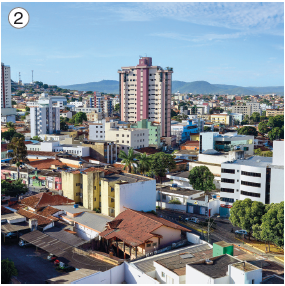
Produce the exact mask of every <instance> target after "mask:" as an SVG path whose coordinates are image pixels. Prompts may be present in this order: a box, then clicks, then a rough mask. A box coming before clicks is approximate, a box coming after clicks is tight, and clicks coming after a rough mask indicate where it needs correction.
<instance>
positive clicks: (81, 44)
mask: <svg viewBox="0 0 285 286" xmlns="http://www.w3.org/2000/svg"><path fill="white" fill-rule="evenodd" d="M1 7H2V10H1V25H2V31H1V32H2V46H1V61H2V62H4V64H6V65H10V66H11V76H12V79H13V80H18V73H19V72H21V75H22V80H23V81H24V82H30V81H31V70H34V80H40V81H43V82H44V83H48V84H56V85H69V84H77V83H86V82H93V81H100V80H103V79H112V80H118V74H117V70H118V69H119V68H121V67H122V66H129V65H136V64H137V63H138V60H139V55H142V56H145V55H146V54H147V56H151V57H152V58H153V64H154V65H160V66H162V67H167V66H170V67H173V68H174V74H173V79H174V80H181V81H187V82H191V81H196V80H205V81H208V82H210V83H213V84H215V83H216V84H217V83H218V84H232V85H240V86H273V85H283V84H284V4H283V3H281V2H279V3H242V2H241V3H206V2H200V3H194V2H193V3H52V2H50V3H25V2H22V3H16V2H15V3H2V4H1ZM15 7H23V8H25V9H26V10H27V11H28V12H29V14H30V22H29V24H28V25H27V26H26V27H25V28H23V29H15V28H13V27H12V26H10V24H9V23H8V20H7V19H8V14H9V12H10V10H11V9H13V8H15Z"/></svg>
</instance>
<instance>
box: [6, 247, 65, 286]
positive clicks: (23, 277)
mask: <svg viewBox="0 0 285 286" xmlns="http://www.w3.org/2000/svg"><path fill="white" fill-rule="evenodd" d="M47 255H48V254H47V253H46V252H43V251H37V252H36V248H35V247H34V246H27V247H26V248H22V247H20V246H19V245H17V244H7V245H3V244H2V245H1V260H2V259H5V258H9V259H10V260H13V262H14V263H15V266H16V268H17V270H18V280H19V281H20V282H21V283H22V284H25V283H26V284H44V283H45V280H47V279H49V278H52V277H56V276H59V275H61V273H60V272H58V271H56V270H55V266H54V265H53V264H52V262H50V261H48V260H47V259H46V257H47Z"/></svg>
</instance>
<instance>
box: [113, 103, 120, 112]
mask: <svg viewBox="0 0 285 286" xmlns="http://www.w3.org/2000/svg"><path fill="white" fill-rule="evenodd" d="M120 108H121V107H120V103H117V104H116V105H115V108H114V110H115V111H116V112H119V111H120Z"/></svg>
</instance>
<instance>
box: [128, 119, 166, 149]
mask: <svg viewBox="0 0 285 286" xmlns="http://www.w3.org/2000/svg"><path fill="white" fill-rule="evenodd" d="M131 128H140V129H142V128H143V129H148V131H149V133H148V144H149V146H152V147H159V146H160V144H161V141H160V133H161V132H160V124H157V123H155V122H151V121H149V120H148V119H142V120H141V121H138V122H137V123H136V124H132V125H131Z"/></svg>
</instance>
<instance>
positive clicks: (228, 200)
mask: <svg viewBox="0 0 285 286" xmlns="http://www.w3.org/2000/svg"><path fill="white" fill-rule="evenodd" d="M220 200H221V201H223V202H228V203H233V202H234V199H231V198H220Z"/></svg>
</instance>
